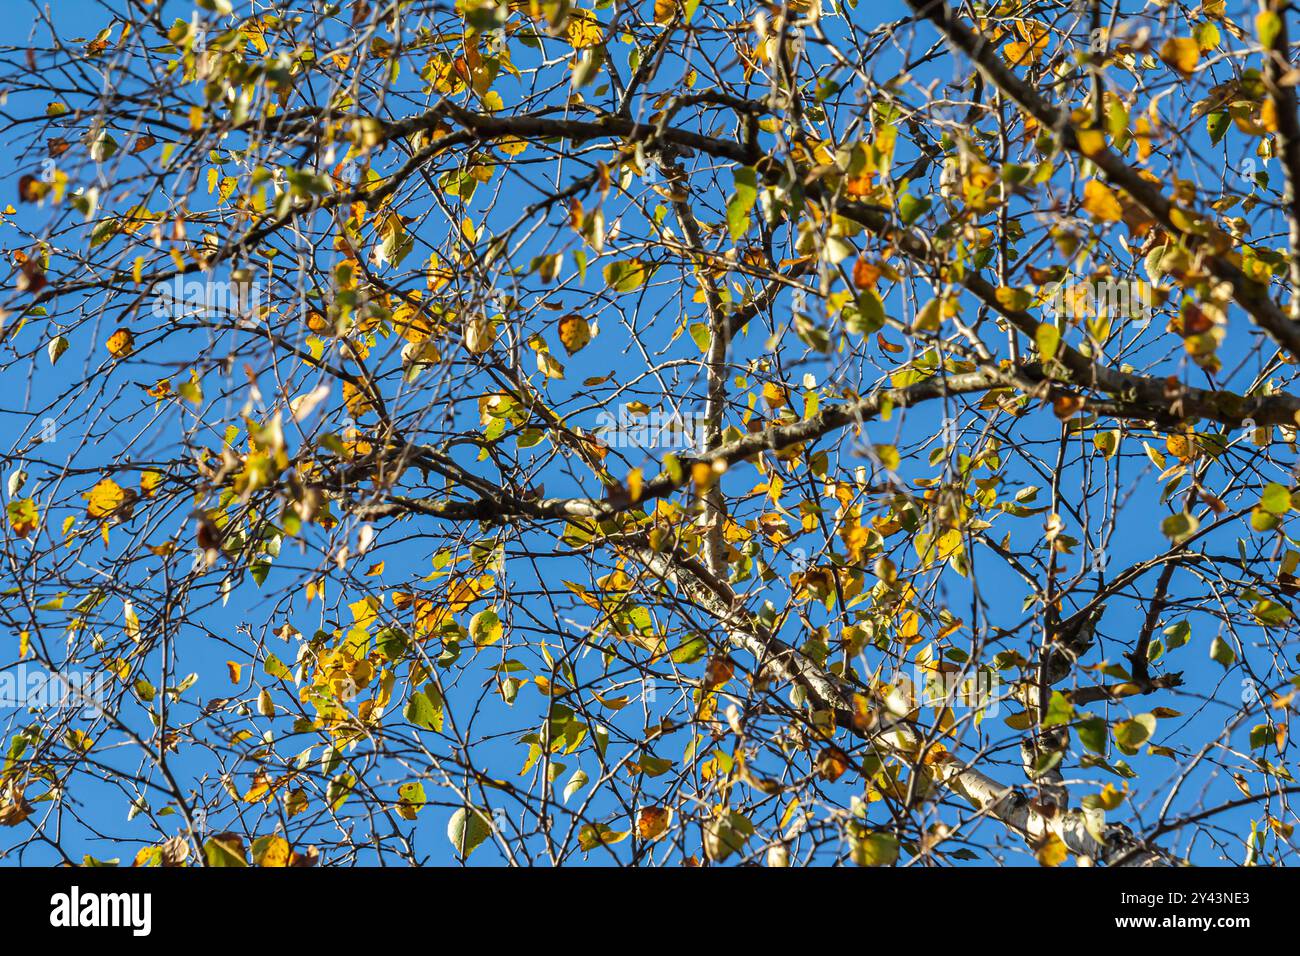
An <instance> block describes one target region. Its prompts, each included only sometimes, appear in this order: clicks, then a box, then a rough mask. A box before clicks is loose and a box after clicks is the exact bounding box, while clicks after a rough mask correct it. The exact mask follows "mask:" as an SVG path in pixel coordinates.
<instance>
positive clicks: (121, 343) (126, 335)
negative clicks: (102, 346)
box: [108, 329, 135, 359]
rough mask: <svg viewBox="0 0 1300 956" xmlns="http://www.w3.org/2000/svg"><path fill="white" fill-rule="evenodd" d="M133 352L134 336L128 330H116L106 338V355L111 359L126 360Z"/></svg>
mask: <svg viewBox="0 0 1300 956" xmlns="http://www.w3.org/2000/svg"><path fill="white" fill-rule="evenodd" d="M134 351H135V335H133V334H132V332H131V330H130V329H118V330H117V331H116V332H114V333H113V334H112V335H110V336H109V337H108V353H109V354H110V355H111V356H113V358H119V359H120V358H126V357H127V356H128V355H130V354H131V353H132V352H134Z"/></svg>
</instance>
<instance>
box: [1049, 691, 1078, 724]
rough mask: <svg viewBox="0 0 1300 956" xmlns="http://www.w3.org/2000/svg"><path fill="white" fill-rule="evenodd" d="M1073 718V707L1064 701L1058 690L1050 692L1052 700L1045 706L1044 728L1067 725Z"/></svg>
mask: <svg viewBox="0 0 1300 956" xmlns="http://www.w3.org/2000/svg"><path fill="white" fill-rule="evenodd" d="M1072 717H1074V705H1073V704H1071V703H1070V702H1069V701H1068V700H1066V699H1065V695H1064V694H1062V693H1061V692H1060V691H1059V690H1054V691H1052V699H1051V701H1050V702H1049V703H1048V705H1047V713H1046V714H1044V715H1043V726H1044V727H1059V726H1060V725H1061V724H1068V723H1069V722H1070V719H1071V718H1072Z"/></svg>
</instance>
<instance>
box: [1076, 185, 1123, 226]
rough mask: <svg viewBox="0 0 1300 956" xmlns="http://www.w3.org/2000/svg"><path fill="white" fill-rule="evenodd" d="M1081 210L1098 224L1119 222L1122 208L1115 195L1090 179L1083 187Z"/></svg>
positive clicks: (1107, 188)
mask: <svg viewBox="0 0 1300 956" xmlns="http://www.w3.org/2000/svg"><path fill="white" fill-rule="evenodd" d="M1083 208H1084V210H1085V211H1086V212H1087V213H1088V215H1090V216H1092V218H1093V219H1096V220H1097V221H1098V222H1119V221H1120V220H1121V219H1123V218H1124V208H1123V207H1122V206H1121V205H1120V203H1119V199H1118V198H1117V197H1116V196H1115V193H1114V192H1113V191H1112V190H1111V189H1110V188H1109V187H1107V186H1106V185H1105V184H1104V183H1101V182H1099V181H1098V180H1096V179H1090V180H1088V182H1087V183H1086V184H1085V185H1084V187H1083Z"/></svg>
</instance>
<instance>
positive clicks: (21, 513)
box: [5, 498, 41, 538]
mask: <svg viewBox="0 0 1300 956" xmlns="http://www.w3.org/2000/svg"><path fill="white" fill-rule="evenodd" d="M5 510H6V511H7V512H8V514H9V527H10V528H12V529H13V532H14V534H16V535H18V537H20V538H25V537H27V536H28V535H29V534H31V533H32V532H33V531H35V530H36V529H37V528H39V527H40V524H41V517H40V514H39V513H38V512H37V510H36V502H35V501H34V500H33V499H31V498H21V499H19V500H17V501H11V502H9V504H8V505H7V506H6V509H5Z"/></svg>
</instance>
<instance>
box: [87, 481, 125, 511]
mask: <svg viewBox="0 0 1300 956" xmlns="http://www.w3.org/2000/svg"><path fill="white" fill-rule="evenodd" d="M81 497H83V498H85V499H86V516H87V517H88V518H94V519H98V520H103V519H105V518H110V517H112V516H113V515H114V514H116V513H117V510H118V509H119V508H120V507H122V505H123V504H124V503H125V502H126V497H127V496H126V492H125V491H124V490H123V489H122V487H121V486H120V485H119V484H118V483H117V482H116V481H114V480H113V479H112V478H101V479H100V480H99V481H98V482H96V483H95V487H93V488H91V489H90V491H88V492H86V493H85V494H83V495H82V496H81Z"/></svg>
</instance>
